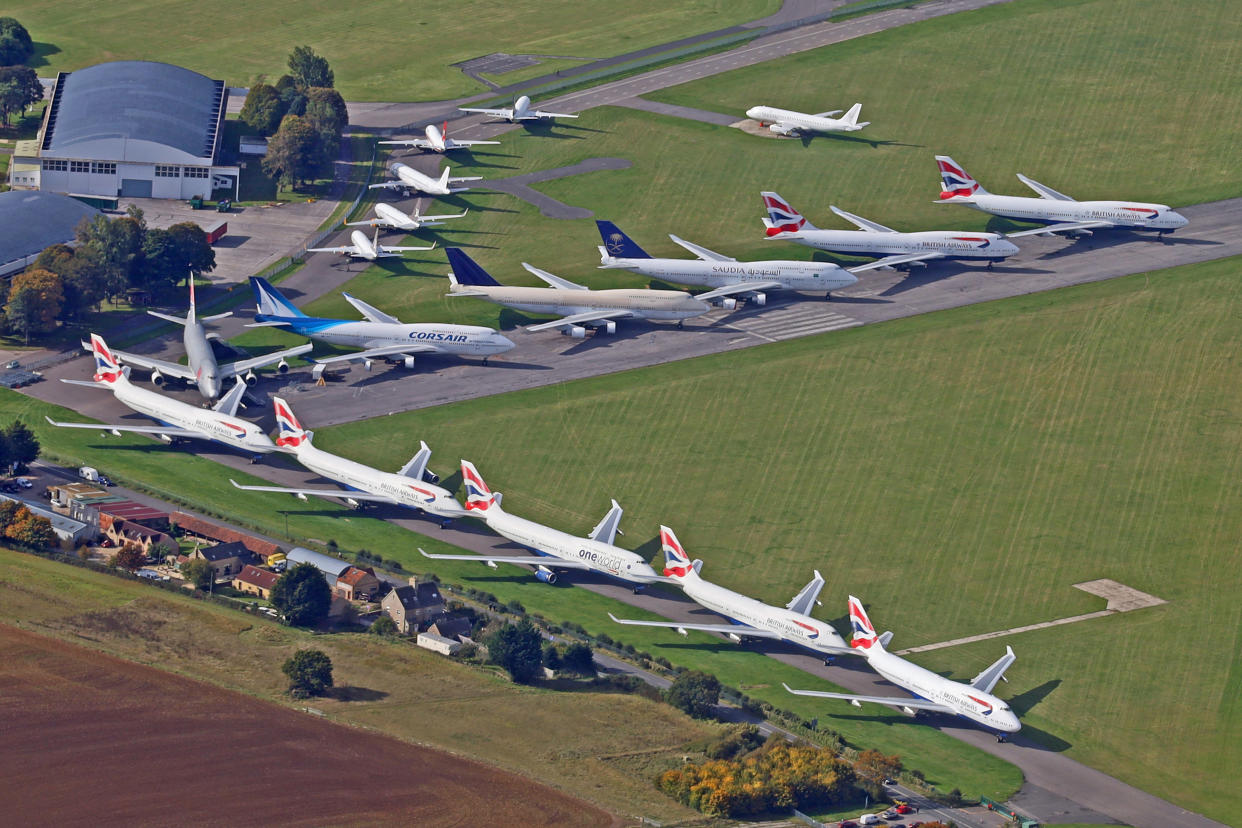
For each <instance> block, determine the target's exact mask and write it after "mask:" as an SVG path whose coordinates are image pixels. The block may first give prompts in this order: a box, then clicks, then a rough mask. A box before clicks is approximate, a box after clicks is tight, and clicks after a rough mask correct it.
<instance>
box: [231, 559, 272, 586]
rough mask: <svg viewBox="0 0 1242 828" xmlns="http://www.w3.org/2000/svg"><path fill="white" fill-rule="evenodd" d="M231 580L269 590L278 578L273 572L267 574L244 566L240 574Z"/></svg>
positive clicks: (255, 568)
mask: <svg viewBox="0 0 1242 828" xmlns="http://www.w3.org/2000/svg"><path fill="white" fill-rule="evenodd" d="M233 580H234V581H241V582H242V583H246V584H251V585H253V586H257V587H258V588H259V589H271V588H272V587H273V586H275V585H276V582H277V581H279V580H280V576H279V575H277V574H276V573H275V572H268V571H267V570H266V569H259V568H258V567H257V566H251V565H250V564H246V565H245V566H244V567H242V571H241V572H239V573H237V574H236V575H234V576H233Z"/></svg>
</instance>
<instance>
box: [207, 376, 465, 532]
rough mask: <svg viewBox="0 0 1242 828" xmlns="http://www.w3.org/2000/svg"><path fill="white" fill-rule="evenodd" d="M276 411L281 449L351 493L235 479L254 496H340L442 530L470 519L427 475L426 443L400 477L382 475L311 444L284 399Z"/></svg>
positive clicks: (309, 435) (310, 434)
mask: <svg viewBox="0 0 1242 828" xmlns="http://www.w3.org/2000/svg"><path fill="white" fill-rule="evenodd" d="M272 407H273V408H274V409H275V410H276V425H277V428H278V432H279V433H278V434H277V435H276V445H277V446H279V447H280V448H282V449H284V450H285V451H287V452H289V453H291V454H293V455H294V456H295V457H297V459H298V462H299V463H301V464H302V465H303V466H305V467H306V468H308V469H310V470H311V471H313V472H315V474H318V475H321V476H323V477H326V478H328V479H329V480H335V481H337V482H338V483H340V484H341V485H342V486H344V487H345V488H343V489H311V488H287V487H284V486H243V485H242V484H240V483H238V482H237V481H236V480H229V482H230V483H232V484H233V485H234V486H236V487H237V488H239V489H244V490H245V491H248V492H283V493H285V494H291V495H296V496H297V497H298V498H299V499H301V500H305V499H306V497H307V495H313V496H315V497H335V498H339V499H341V500H343V501H345V502H346V503H348V504H349V505H350V506H352V507H353V508H355V509H356V508H358V507H359V505H361V502H371V503H392V504H396V505H397V506H408V507H409V508H411V509H415V510H417V511H419V512H425V513H427V514H429V515H433V516H435V517H436V518H439V519H440V525H441V527H444V526H447V525H448V524H449V522H450V521H451V520H452V519H453V518H458V517H462V516H464V515H465V514H466V510H465V509H463V508H462V507H461V504H460V503H458V502H457V500H456V498H454V497H453V494H452V492H449V491H448V490H447V489H442V488H440V487H439V486H436V485H434V481H437V480H439V478H438V477H436V476H435V475H434V474H429V473H428V472H427V461H428V460H430V459H431V449H429V448H427V444H426V443H423V442H421V441H420V442H419V446H420V448H419V450H418V453H417V454H415V455H414V457H413V458H411V460H410V461H409V462H408V463H406V464H405V465H404V466H402V467H401V471H399V472H397V473H396V474H393V473H392V472H386V471H380V470H379V469H375V468H372V467H371V466H367V465H364V464H362V463H359V462H357V461H354V460H349V459H348V458H345V457H341V456H340V455H337V454H332V453H330V452H326V451H324V450H323V449H319V448H316V447H315V446H314V445H312V444H311V440H312V439H313V438H314V436H315V433H314V432H313V431H306V430H305V429H303V428H302V424H301V423H299V422H298V418H297V417H295V416H294V415H293V409H292V408H290V407H289V404H288V403H287V402H285V401H284V400H282V399H281V398H280V397H272Z"/></svg>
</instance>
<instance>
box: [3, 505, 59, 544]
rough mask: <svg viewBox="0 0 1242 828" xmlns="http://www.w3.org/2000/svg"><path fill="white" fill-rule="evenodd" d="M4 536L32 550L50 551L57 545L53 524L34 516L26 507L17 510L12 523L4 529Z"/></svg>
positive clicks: (43, 518)
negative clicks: (49, 549)
mask: <svg viewBox="0 0 1242 828" xmlns="http://www.w3.org/2000/svg"><path fill="white" fill-rule="evenodd" d="M4 536H5V537H6V538H9V539H10V540H15V541H17V542H18V543H20V544H24V545H25V546H28V547H30V548H32V549H48V548H50V547H53V546H55V545H56V544H57V540H58V539H57V537H56V533H55V532H54V531H53V530H52V522H51V521H50V520H48V519H47V518H45V517H40V516H39V515H36V514H34V513H33V512H31V511H30V510H29V509H27V508H26V507H25V506H21V507H19V508H18V509H17V512H16V513H15V514H14V516H13V520H12V522H11V523H9V524H8V525H6V526H5V527H4Z"/></svg>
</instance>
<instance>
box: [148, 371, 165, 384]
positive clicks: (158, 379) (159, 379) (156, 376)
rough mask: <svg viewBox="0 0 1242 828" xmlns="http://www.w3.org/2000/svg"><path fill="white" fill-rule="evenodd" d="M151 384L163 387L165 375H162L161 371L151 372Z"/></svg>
mask: <svg viewBox="0 0 1242 828" xmlns="http://www.w3.org/2000/svg"><path fill="white" fill-rule="evenodd" d="M151 384H152V385H163V384H164V375H163V374H161V373H160V372H159V371H152V372H151Z"/></svg>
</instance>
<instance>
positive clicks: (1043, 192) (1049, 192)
mask: <svg viewBox="0 0 1242 828" xmlns="http://www.w3.org/2000/svg"><path fill="white" fill-rule="evenodd" d="M1018 180H1019V181H1021V182H1022V183H1023V184H1025V185H1026V186H1028V187H1030V188H1031V189H1032V190H1034V191H1035V192H1037V193H1039V197H1040V198H1046V199H1048V200H1049V201H1074V199H1072V198H1070V197H1069V196H1067V195H1066V194H1065V193H1058V192H1057V191H1056V190H1054V189H1052V188H1051V187H1048V186H1045V185H1043V184H1040V183H1039V182H1038V181H1036V180H1035V179H1033V178H1027V177H1026V176H1025V175H1023V174H1022V173H1018Z"/></svg>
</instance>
